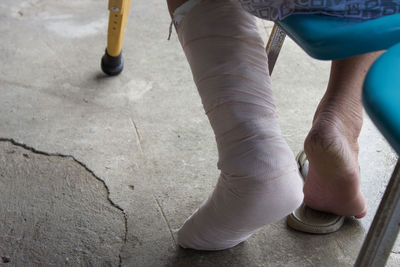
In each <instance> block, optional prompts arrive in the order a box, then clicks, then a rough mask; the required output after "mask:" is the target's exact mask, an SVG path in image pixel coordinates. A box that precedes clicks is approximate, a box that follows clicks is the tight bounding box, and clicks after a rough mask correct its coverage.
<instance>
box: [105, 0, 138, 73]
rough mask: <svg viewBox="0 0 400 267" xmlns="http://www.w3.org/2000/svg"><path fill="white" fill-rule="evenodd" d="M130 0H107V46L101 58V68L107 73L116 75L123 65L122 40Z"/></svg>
mask: <svg viewBox="0 0 400 267" xmlns="http://www.w3.org/2000/svg"><path fill="white" fill-rule="evenodd" d="M130 6H131V0H109V2H108V10H109V11H110V16H109V20H108V37H107V48H106V52H105V54H104V56H103V57H102V59H101V68H102V70H103V71H104V73H106V74H108V75H118V74H119V73H121V71H122V69H123V67H124V60H123V58H122V53H121V50H122V42H123V39H124V33H125V27H126V24H127V22H128V16H129V9H130Z"/></svg>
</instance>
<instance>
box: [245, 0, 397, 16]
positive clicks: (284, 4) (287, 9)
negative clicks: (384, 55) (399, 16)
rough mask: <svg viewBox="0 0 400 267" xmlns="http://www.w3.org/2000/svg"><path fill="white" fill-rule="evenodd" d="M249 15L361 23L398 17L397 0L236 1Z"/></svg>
mask: <svg viewBox="0 0 400 267" xmlns="http://www.w3.org/2000/svg"><path fill="white" fill-rule="evenodd" d="M239 1H240V3H241V4H242V6H243V8H244V9H245V10H247V11H248V12H250V13H251V14H253V15H255V16H257V17H259V18H262V19H267V20H273V21H276V20H281V19H283V18H285V17H287V16H289V15H291V14H324V15H330V16H337V17H346V18H354V19H360V20H368V19H374V18H378V17H382V16H387V15H392V14H395V13H400V0H239Z"/></svg>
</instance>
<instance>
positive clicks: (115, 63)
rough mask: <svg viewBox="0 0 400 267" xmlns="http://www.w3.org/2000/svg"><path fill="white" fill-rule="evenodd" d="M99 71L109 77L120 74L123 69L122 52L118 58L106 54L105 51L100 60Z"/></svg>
mask: <svg viewBox="0 0 400 267" xmlns="http://www.w3.org/2000/svg"><path fill="white" fill-rule="evenodd" d="M101 69H102V70H103V72H104V73H105V74H107V75H110V76H115V75H118V74H120V73H121V71H122V70H123V69H124V58H123V57H122V52H121V53H120V54H119V55H118V56H116V57H113V56H110V55H109V54H108V53H107V49H106V52H105V53H104V56H103V57H102V58H101Z"/></svg>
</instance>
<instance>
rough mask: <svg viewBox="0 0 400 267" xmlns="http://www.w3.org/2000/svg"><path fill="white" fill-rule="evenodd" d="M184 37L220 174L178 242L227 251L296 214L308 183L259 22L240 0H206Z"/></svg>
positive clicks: (182, 30) (190, 17) (182, 28)
mask: <svg viewBox="0 0 400 267" xmlns="http://www.w3.org/2000/svg"><path fill="white" fill-rule="evenodd" d="M177 31H178V36H179V40H180V42H181V44H182V47H183V49H184V51H185V54H186V57H187V59H188V61H189V64H190V67H191V70H192V73H193V78H194V81H195V83H196V85H197V88H198V90H199V94H200V96H201V99H202V102H203V106H204V109H205V111H206V114H207V116H208V118H209V120H210V123H211V126H212V128H213V130H214V133H215V136H216V140H217V145H218V154H219V162H218V168H219V169H220V170H221V175H220V177H219V180H218V183H217V185H216V187H215V189H214V191H213V192H212V194H211V195H210V196H209V198H208V199H207V200H206V201H205V202H204V203H203V204H202V205H201V206H200V207H199V208H198V209H197V210H196V211H195V212H194V213H193V215H192V216H190V217H189V218H188V219H187V220H186V221H185V223H184V225H183V226H182V227H181V228H180V229H179V231H178V242H179V244H180V245H181V246H182V247H184V248H193V249H198V250H221V249H227V248H231V247H233V246H235V245H237V244H239V243H241V242H242V241H244V240H246V239H247V238H249V237H250V236H251V235H252V234H253V233H255V232H256V231H257V230H259V229H260V228H261V227H262V226H264V225H265V224H268V223H273V222H276V221H278V220H280V219H282V218H284V217H285V216H286V215H288V214H289V213H290V212H292V211H293V210H295V209H296V208H297V207H298V206H299V205H300V204H301V202H302V199H303V194H302V180H301V178H300V176H299V174H298V169H297V164H296V162H295V159H294V156H293V153H292V152H291V150H290V148H289V147H288V145H287V143H286V142H285V140H284V139H283V137H282V135H281V131H280V127H279V122H278V117H277V115H276V112H275V105H274V102H273V99H272V92H271V85H270V78H269V75H268V67H267V57H266V53H265V50H264V45H263V42H262V40H261V38H260V36H259V34H258V31H257V27H256V25H255V20H254V18H253V17H252V16H251V15H250V14H248V13H246V12H245V11H244V10H242V8H241V7H240V5H238V3H237V1H235V0H232V1H229V0H217V1H215V0H204V1H201V2H200V3H199V4H197V5H196V6H195V7H193V8H192V9H191V10H190V11H189V13H188V14H186V16H185V17H184V18H183V20H182V21H181V22H180V23H179V25H178V27H177Z"/></svg>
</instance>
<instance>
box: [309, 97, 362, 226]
mask: <svg viewBox="0 0 400 267" xmlns="http://www.w3.org/2000/svg"><path fill="white" fill-rule="evenodd" d="M320 108H321V107H320ZM322 109H325V110H326V105H324V104H322ZM328 109H329V108H328ZM348 115H350V117H349V118H343V117H341V116H338V115H337V114H335V113H333V112H326V111H324V112H320V113H318V112H317V115H316V118H315V120H314V124H313V128H312V129H311V131H310V133H309V134H308V136H307V138H306V141H305V144H304V147H305V152H306V154H307V158H308V160H309V163H310V165H309V172H308V176H307V179H306V183H305V185H304V202H305V203H306V204H307V205H308V206H309V207H311V208H313V209H316V210H321V211H326V212H331V213H334V214H337V215H343V216H355V217H356V218H362V217H364V216H365V215H366V213H367V209H366V204H365V199H364V196H363V194H362V192H361V190H360V169H359V165H358V150H359V148H358V143H357V138H358V134H359V132H360V130H361V124H362V118H359V117H358V116H354V117H351V115H352V114H348ZM353 115H354V114H353ZM346 119H350V120H352V123H351V125H352V127H347V126H346V125H348V123H349V122H348V121H347V122H346ZM344 122H345V123H344Z"/></svg>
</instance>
